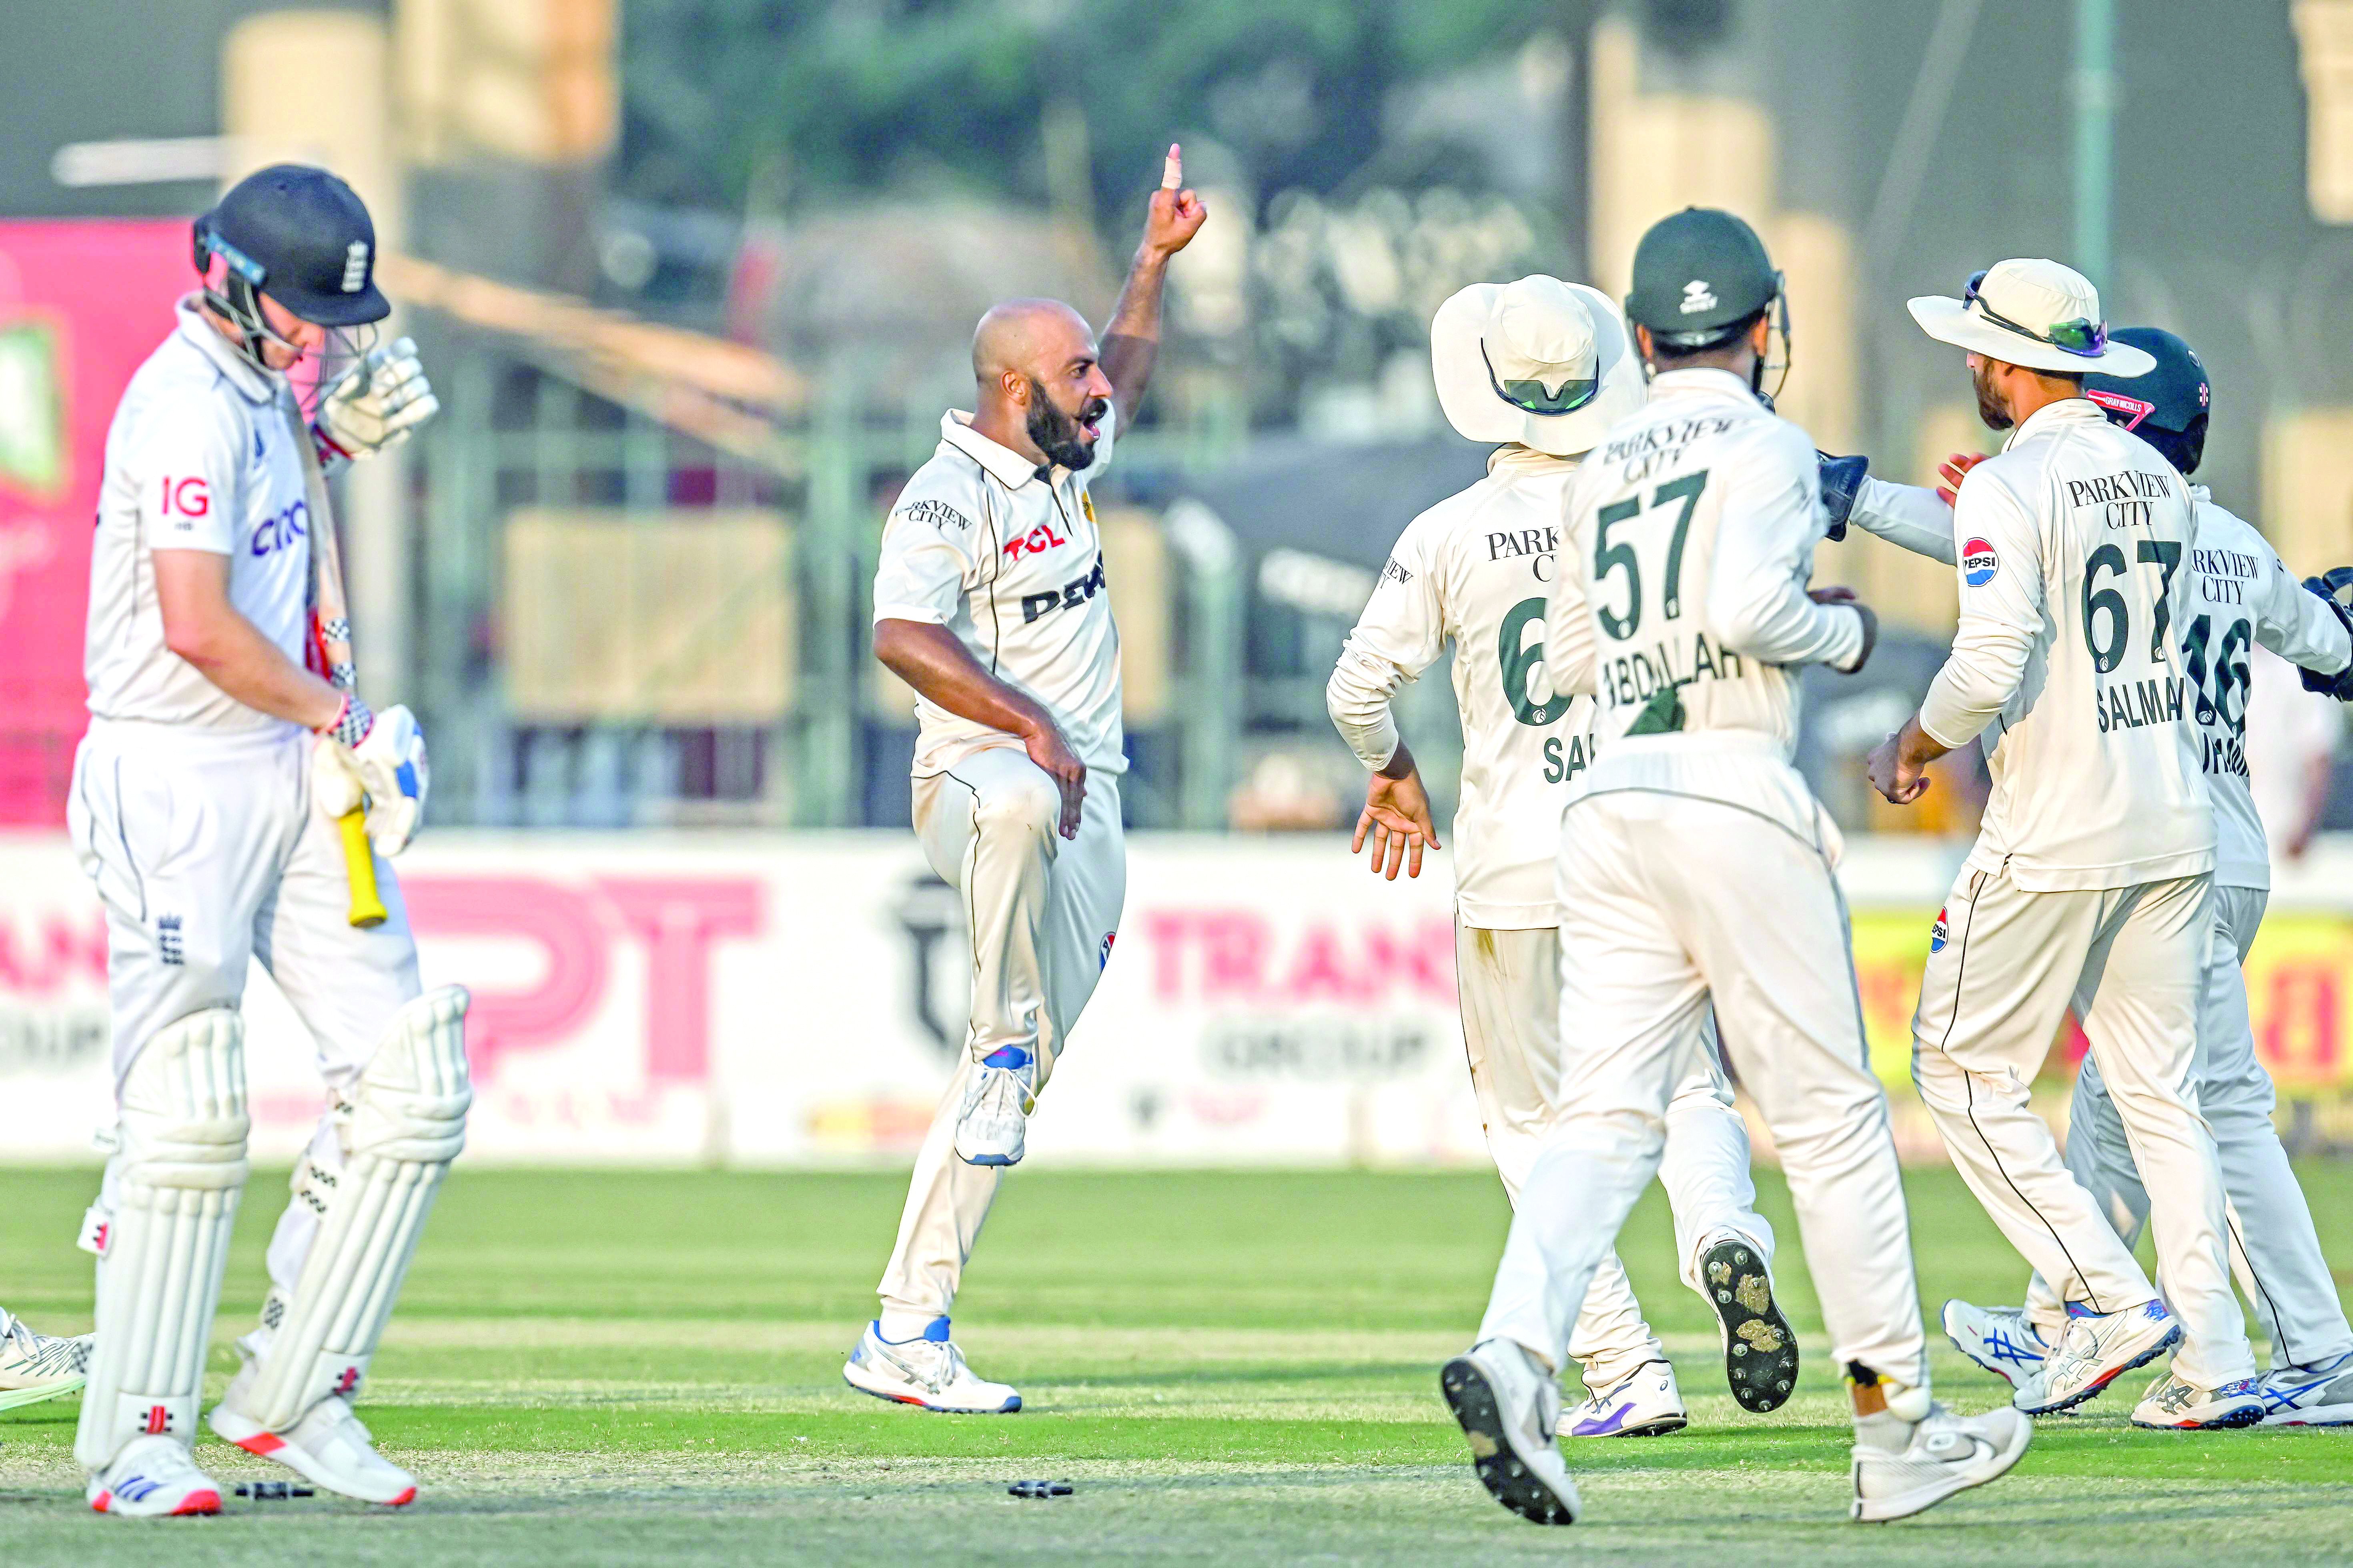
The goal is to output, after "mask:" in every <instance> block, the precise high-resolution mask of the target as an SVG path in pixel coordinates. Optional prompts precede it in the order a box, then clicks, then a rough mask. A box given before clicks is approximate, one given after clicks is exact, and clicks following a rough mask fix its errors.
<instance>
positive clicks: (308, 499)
mask: <svg viewBox="0 0 2353 1568" xmlns="http://www.w3.org/2000/svg"><path fill="white" fill-rule="evenodd" d="M375 259H376V258H375V226H374V225H373V224H372V223H371V222H370V221H369V219H368V214H367V209H366V208H365V207H364V206H363V205H361V203H360V200H359V198H358V197H357V196H356V195H353V193H352V189H351V187H350V186H348V185H346V184H343V181H341V180H339V179H337V178H335V177H334V176H333V175H332V174H328V173H327V172H326V171H324V170H322V169H313V168H305V167H301V166H298V165H293V164H280V165H277V166H274V167H271V168H267V169H264V170H262V171H260V172H259V174H253V175H251V176H249V177H248V178H247V179H245V180H243V181H241V182H240V183H238V184H237V185H236V186H235V187H234V188H232V189H231V190H230V191H229V192H228V193H227V195H224V196H223V197H222V198H221V200H220V203H219V205H217V206H216V207H214V208H213V210H212V211H210V212H208V213H206V215H205V216H203V217H201V218H199V219H197V220H196V226H195V263H196V268H197V270H198V272H199V274H200V275H201V278H202V284H201V287H200V288H199V289H197V290H196V291H195V293H192V294H190V295H188V296H187V297H186V298H185V299H183V300H181V301H180V303H179V307H178V311H177V317H176V320H175V321H174V324H173V329H172V333H171V335H170V336H169V337H167V338H165V339H164V342H163V345H162V346H161V347H160V348H158V349H156V351H155V352H154V353H153V355H151V356H150V357H149V358H148V360H147V363H145V364H144V365H142V366H141V367H140V370H139V373H138V374H136V375H135V376H133V377H132V381H131V385H130V387H129V388H128V389H127V390H126V391H125V392H124V393H123V395H122V403H121V407H120V408H118V409H117V410H116V413H115V416H114V424H113V427H112V429H111V431H110V432H109V433H108V436H107V443H106V477H105V483H104V488H103V489H102V491H101V494H100V501H99V512H98V527H97V532H96V536H95V539H94V541H93V543H92V545H91V560H90V623H89V638H88V647H87V654H86V670H85V673H86V675H87V677H88V679H89V683H90V733H89V735H88V736H87V737H86V738H85V739H84V740H83V742H82V743H81V749H80V751H79V753H78V754H77V756H76V757H75V760H74V777H73V795H72V800H71V803H70V808H69V811H70V817H71V829H72V834H73V842H74V847H75V851H76V853H77V855H78V856H79V858H80V861H81V865H82V868H83V869H84V870H85V871H87V872H88V873H89V874H90V878H91V879H92V880H94V881H95V882H96V883H97V884H98V891H99V897H100V900H102V901H103V902H104V904H105V908H106V921H107V940H108V986H109V991H110V994H111V1002H112V1012H113V1037H114V1082H115V1099H116V1105H117V1108H118V1116H117V1123H116V1129H115V1134H114V1149H113V1154H112V1157H111V1158H110V1159H109V1160H108V1161H107V1165H106V1174H105V1179H104V1184H103V1186H102V1187H101V1190H100V1195H99V1199H98V1202H97V1203H96V1204H95V1205H93V1206H92V1207H91V1209H90V1215H89V1218H88V1220H87V1221H86V1222H85V1224H84V1226H83V1230H82V1245H83V1246H84V1247H87V1248H88V1249H89V1250H90V1251H91V1252H93V1253H95V1254H96V1255H97V1257H98V1344H97V1350H96V1352H95V1354H94V1355H93V1356H92V1357H91V1359H90V1386H89V1388H88V1390H87V1392H86V1393H85V1394H83V1398H82V1407H81V1426H80V1431H79V1435H78V1436H77V1437H76V1439H75V1444H74V1451H75V1454H76V1455H77V1456H78V1457H79V1458H80V1460H81V1462H82V1464H83V1466H84V1467H85V1468H87V1469H88V1470H89V1472H90V1487H89V1494H88V1495H89V1498H90V1506H91V1507H92V1508H95V1509H97V1510H99V1511H100V1512H102V1513H118V1514H132V1515H141V1516H155V1515H165V1514H198V1513H211V1512H215V1511H216V1510H218V1509H219V1507H220V1490H219V1489H218V1488H217V1487H216V1485H215V1484H214V1483H213V1481H212V1480H211V1479H209V1478H207V1477H206V1475H205V1474H204V1473H203V1472H202V1471H201V1470H199V1469H198V1468H196V1466H195V1462H194V1461H193V1459H192V1458H191V1457H190V1452H189V1450H190V1446H191V1444H192V1443H193V1442H194V1441H195V1427H196V1406H197V1401H198V1399H199V1397H200V1396H201V1394H203V1391H204V1369H205V1355H206V1342H207V1341H208V1340H209V1338H210V1337H211V1333H212V1325H213V1313H214V1310H215V1309H216V1306H217V1304H218V1302H219V1300H220V1287H221V1268H222V1265H223V1263H224V1262H225V1261H226V1259H227V1253H228V1244H229V1232H230V1229H231V1227H232V1226H234V1225H235V1223H236V1220H237V1196H238V1194H239V1192H240V1191H241V1190H242V1189H243V1187H244V1185H245V1180H246V1173H247V1167H246V1133H247V1130H248V1119H247V1113H246V1084H245V1060H244V1055H243V1042H244V1035H245V1024H244V1019H243V1017H242V1016H241V1015H240V1013H239V1012H238V1003H239V1001H240V998H241V996H242V994H243V992H244V989H245V980H246V972H247V966H248V962H249V961H250V960H252V959H259V960H260V961H261V963H262V964H263V965H264V966H265V967H266V968H268V969H269V972H270V974H271V975H272V977H273V978H275V979H276V981H277V982H278V984H279V986H280V988H281V989H282V990H283V991H284V992H285V994H286V997H287V999H288V1001H290V1002H291V1003H292V1004H293V1005H294V1009H295V1011H296V1012H297V1013H298V1014H299V1015H300V1016H301V1019H302V1021H303V1023H304V1025H305V1026H307V1027H308V1028H309V1030H310V1033H311V1040H312V1042H313V1044H314V1045H315V1046H316V1047H317V1050H318V1058H319V1070H320V1075H321V1077H322V1079H324V1080H325V1082H326V1089H327V1096H326V1099H327V1106H328V1109H327V1111H326V1114H325V1115H324V1116H322V1118H321V1120H320V1122H319V1127H318V1131H317V1133H316V1135H315V1136H314V1137H313V1139H312V1140H311V1144H310V1147H309V1149H308V1150H307V1152H305V1153H304V1155H303V1156H302V1158H301V1160H300V1161H299V1162H298V1163H296V1165H295V1168H294V1181H293V1189H294V1196H293V1201H292V1202H291V1203H290V1204H289V1205H287V1209H286V1214H285V1217H284V1218H283V1219H281V1220H280V1222H279V1225H278V1229H277V1234H276V1235H275V1236H274V1237H272V1239H271V1241H270V1244H269V1279H270V1287H269V1296H268V1299H267V1300H266V1302H265V1304H264V1306H263V1308H262V1313H261V1326H260V1327H259V1328H258V1329H257V1330H255V1331H253V1332H252V1333H249V1334H248V1335H246V1336H245V1337H244V1338H243V1339H241V1340H239V1341H238V1342H237V1351H238V1353H239V1354H240V1356H241V1357H242V1358H243V1362H244V1364H243V1367H242V1368H241V1370H239V1372H238V1373H237V1376H236V1378H235V1379H234V1381H232V1382H231V1383H230V1384H229V1385H228V1391H227V1394H226V1395H225V1396H224V1397H223V1398H222V1400H221V1402H220V1403H219V1404H218V1405H216V1406H215V1407H214V1408H213V1411H212V1413H211V1416H210V1424H211V1426H212V1428H213V1430H214V1432H216V1434H218V1435H219V1436H222V1437H224V1438H226V1439H227V1440H228V1441H229V1442H232V1443H235V1444H237V1446H238V1447H242V1448H246V1449H248V1450H249V1451H251V1452H253V1453H256V1454H259V1455H263V1456H265V1457H267V1458H272V1459H275V1460H277V1461H278V1462H279V1463H280V1464H282V1465H285V1466H287V1467H288V1468H291V1469H293V1470H295V1471H297V1472H299V1473H300V1474H301V1475H302V1476H303V1477H304V1478H305V1479H308V1480H310V1481H311V1483H312V1484H313V1485H316V1486H320V1487H323V1488H326V1489H329V1490H332V1491H336V1492H340V1493H342V1494H343V1495H344V1496H346V1497H353V1498H358V1499H361V1500H364V1501H368V1502H375V1503H385V1504H390V1505H392V1506H395V1507H397V1506H399V1505H400V1504H403V1503H406V1502H407V1501H409V1500H411V1499H412V1498H414V1497H415V1496H416V1495H417V1485H416V1482H415V1480H414V1479H412V1478H411V1477H409V1476H408V1475H407V1474H406V1472H405V1471H403V1470H401V1469H399V1468H396V1467H395V1466H393V1465H391V1464H389V1463H387V1462H386V1461H385V1460H384V1459H383V1458H379V1457H378V1456H377V1454H376V1453H375V1449H374V1448H373V1447H371V1446H370V1442H369V1437H368V1431H367V1428H366V1427H365V1426H362V1425H361V1424H360V1422H359V1419H358V1417H356V1416H355V1415H353V1414H352V1399H353V1395H354V1394H357V1392H358V1390H359V1386H360V1382H361V1379H362V1378H363V1377H364V1375H365V1374H366V1372H367V1365H368V1360H369V1357H370V1355H371V1354H372V1353H373V1352H374V1351H375V1346H376V1341H377V1339H378V1337H379V1336H380V1335H381V1334H382V1332H383V1331H384V1324H385V1318H386V1317H387V1316H389V1315H390V1312H391V1310H392V1303H393V1300H394V1299H395V1298H396V1296H397V1295H398V1294H399V1291H400V1282H401V1277H402V1275H403V1274H404V1273H405V1272H406V1268H407V1267H408V1259H409V1256H410V1254H411V1253H412V1252H413V1251H414V1250H415V1249H416V1246H417V1232H418V1230H419V1228H420V1227H421V1226H423V1224H424V1221H425V1215H426V1212H427V1209H428V1208H430V1206H431V1205H432V1201H433V1194H434V1191H435V1189H436V1187H438V1184H439V1183H440V1179H441V1175H442V1173H443V1172H445V1171H446V1170H447V1169H448V1164H449V1162H450V1161H451V1160H452V1159H454V1158H455V1157H456V1156H457V1153H458V1151H459V1148H460V1146H461V1145H462V1144H463V1142H464V1136H465V1123H466V1110H467V1106H468V1105H469V1103H470V1101H471V1100H472V1091H471V1089H470V1088H469V1086H468V1083H467V1077H466V1052H465V1035H464V1020H465V1013H466V994H465V993H464V992H463V991H462V990H459V989H458V988H456V987H449V988H447V989H444V990H439V991H436V992H433V993H431V994H424V995H420V994H419V993H418V985H417V948H416V944H415V942H413V941H412V940H411V938H410V936H409V931H408V920H407V916H406V911H405V910H404V908H403V905H402V902H401V898H400V889H399V886H398V884H397V883H396V881H395V879H394V878H393V876H392V872H391V870H390V868H388V867H385V866H382V865H380V864H378V863H377V861H376V858H375V854H374V853H371V850H370V847H369V846H368V844H367V843H365V842H361V841H357V840H356V835H354V842H353V844H352V846H351V847H350V849H349V851H348V852H347V849H346V844H345V838H344V832H345V831H348V830H341V829H339V821H340V820H341V819H345V818H348V817H349V816H351V815H352V814H353V812H354V811H355V810H358V809H360V808H361V807H362V805H363V803H364V811H365V817H364V827H365V831H366V834H367V835H368V837H369V838H371V839H372V840H373V845H374V850H375V851H377V852H381V853H382V854H384V855H391V854H395V853H397V852H398V851H399V850H400V849H401V848H403V847H405V846H406V843H407V841H408V838H409V837H410V835H411V834H412V833H413V832H414V831H415V829H416V826H417V816H418V813H419V811H420V810H421V808H422V806H423V805H424V797H425V790H426V767H425V745H424V742H423V741H422V739H421V738H420V737H419V736H418V734H417V725H416V722H415V721H414V720H412V719H411V718H410V717H409V715H408V713H407V711H406V710H405V709H400V708H392V709H387V710H385V712H383V713H381V714H377V713H371V712H370V710H369V709H368V706H367V704H366V703H365V702H364V701H362V700H360V698H359V696H358V694H357V693H356V692H354V691H353V690H352V689H350V686H351V681H352V677H351V671H350V669H349V668H348V666H349V656H348V649H349V645H350V637H351V632H350V628H349V626H347V625H345V624H343V622H342V618H341V616H340V615H339V614H331V615H330V616H329V617H328V618H327V619H326V620H325V621H323V622H316V621H315V617H314V616H313V615H312V613H311V605H313V604H314V603H322V602H323V603H325V604H327V605H330V606H332V605H339V604H340V603H341V600H342V584H341V583H340V581H335V582H332V583H329V582H327V581H324V580H320V581H317V582H315V583H314V580H313V579H314V570H315V563H314V559H313V552H314V550H319V551H320V553H321V554H322V555H324V554H325V552H324V551H323V549H322V546H323V544H324V543H325V542H329V541H331V540H332V528H333V522H332V519H331V518H330V516H329V515H328V512H327V510H326V490H325V486H324V483H323V477H322V476H323V472H324V469H325V468H329V467H332V466H335V465H340V464H341V463H343V461H345V460H346V459H348V458H358V457H365V456H367V455H369V454H371V453H374V452H375V451H378V450H380V449H382V448H383V447H386V446H389V445H391V444H392V443H394V442H396V441H398V440H400V439H402V438H403V437H406V435H407V434H408V433H409V432H410V431H412V430H414V429H415V428H416V427H417V426H418V425H419V424H421V423H422V422H423V421H424V420H425V419H427V417H429V416H431V415H432V414H433V413H434V411H435V410H436V408H437V407H438V404H437V403H436V402H435V400H434V397H433V395H432V390H431V388H430V387H429V386H428V385H427V382H426V379H425V374H424V372H423V370H422V368H421V367H420V366H419V365H418V363H417V353H416V349H415V346H414V345H413V344H411V343H409V342H407V341H406V339H403V340H401V341H399V342H395V343H392V344H390V345H387V346H383V347H376V348H373V349H368V350H367V351H366V352H364V353H361V352H359V350H360V348H361V347H362V344H363V342H364V338H365V337H366V336H369V335H372V333H370V332H369V331H368V329H369V328H370V326H371V324H372V323H374V322H376V321H382V320H383V319H384V318H385V315H386V314H387V313H388V312H389V311H390V310H391V309H392V307H391V306H390V305H389V304H388V303H387V302H386V301H385V297H384V295H383V294H382V293H381V292H379V291H378V289H376V286H375ZM305 359H315V360H316V362H317V363H319V365H320V368H321V374H320V377H319V384H320V386H321V387H322V389H323V390H322V392H321V393H320V395H319V396H318V398H317V403H316V414H315V416H305V415H304V413H303V411H302V409H301V405H300V404H299V403H298V401H297V399H296V396H295V393H294V389H293V387H292V385H291V384H290V383H289V381H288V379H287V373H288V372H289V371H290V370H292V369H294V368H295V367H296V366H297V365H299V364H300V363H301V362H302V361H304V360H305ZM338 576H339V574H338ZM314 648H315V649H340V650H343V651H342V652H341V653H340V654H334V655H332V656H331V655H329V654H326V653H318V654H314V656H313V658H312V659H311V662H314V663H316V664H318V665H321V666H322V667H324V668H323V671H322V672H320V673H314V672H313V670H312V669H311V668H305V665H306V650H311V649H314ZM353 826H354V827H356V826H358V825H357V824H354V825H353ZM369 882H374V883H375V884H376V887H377V889H378V890H379V891H380V895H381V909H380V910H378V909H376V908H375V905H374V900H366V901H365V902H363V901H362V900H360V898H359V897H358V895H359V894H360V893H361V891H362V890H363V884H365V883H369ZM363 920H365V921H369V922H370V923H367V924H362V923H360V922H361V921H363Z"/></svg>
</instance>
